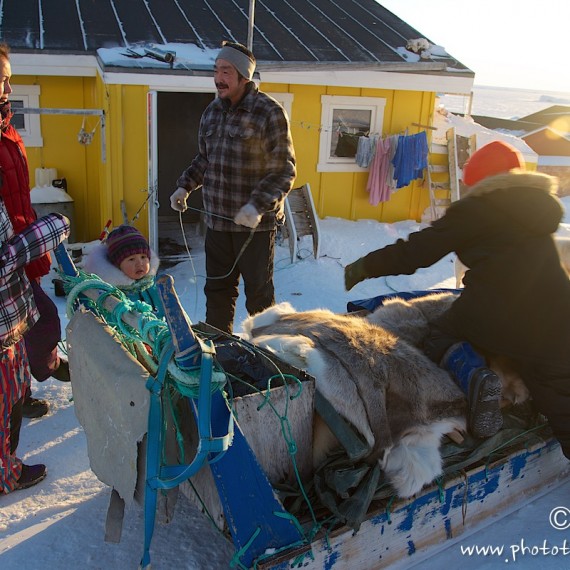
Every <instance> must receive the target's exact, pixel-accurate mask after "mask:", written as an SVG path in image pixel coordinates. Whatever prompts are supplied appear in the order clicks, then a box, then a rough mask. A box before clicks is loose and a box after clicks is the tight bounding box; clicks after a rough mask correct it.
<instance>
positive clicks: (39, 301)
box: [0, 44, 69, 418]
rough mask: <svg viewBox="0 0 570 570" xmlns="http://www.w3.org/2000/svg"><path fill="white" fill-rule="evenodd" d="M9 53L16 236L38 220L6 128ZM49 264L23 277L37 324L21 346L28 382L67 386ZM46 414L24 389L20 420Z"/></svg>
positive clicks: (1, 48) (9, 203) (3, 51)
mask: <svg viewBox="0 0 570 570" xmlns="http://www.w3.org/2000/svg"><path fill="white" fill-rule="evenodd" d="M9 54H10V50H9V47H8V46H7V45H6V44H0V70H1V74H2V75H1V77H0V81H1V85H0V119H1V122H0V173H1V175H2V180H3V184H2V188H1V189H0V195H1V196H2V198H3V199H4V203H5V206H6V210H7V211H8V216H9V217H10V221H11V222H12V225H13V227H14V231H15V232H16V233H19V232H21V231H22V230H23V229H24V228H26V227H27V226H29V225H30V224H31V223H32V222H33V221H35V220H36V213H35V212H34V210H33V208H32V203H31V198H30V180H29V172H28V159H27V155H26V149H25V147H24V143H23V141H22V138H21V137H20V135H19V133H18V131H17V130H16V129H15V128H14V126H13V125H11V124H10V118H11V116H12V112H11V110H10V102H9V96H10V93H11V92H12V87H11V86H10V77H11V74H12V70H11V66H10V57H9ZM50 267H51V258H50V256H49V253H48V254H46V255H43V256H42V257H40V258H38V259H36V260H34V261H32V262H31V263H29V264H28V265H27V266H26V275H27V276H28V279H29V281H30V283H31V285H32V291H33V295H34V300H35V303H36V306H37V308H38V311H39V313H40V318H39V320H38V321H37V323H36V324H35V325H34V326H33V327H32V328H31V329H30V330H29V331H28V332H27V333H26V334H25V336H24V340H25V344H26V350H27V352H28V359H29V362H30V368H31V372H32V376H33V377H34V378H35V379H36V380H37V381H38V382H43V381H44V380H46V379H47V378H49V377H50V376H53V377H55V378H57V379H58V380H61V381H63V382H69V367H68V364H67V361H66V360H64V359H61V358H60V357H59V355H58V353H57V345H58V343H59V341H60V340H61V323H60V320H59V315H58V312H57V307H56V306H55V304H54V303H53V301H52V300H51V299H50V298H49V296H48V295H47V294H46V293H45V291H44V290H43V289H42V288H41V286H40V280H41V278H42V277H43V276H44V275H47V273H49V270H50ZM47 411H48V403H47V402H46V401H45V400H38V399H36V398H32V395H31V390H30V389H28V391H27V393H26V394H25V397H24V405H23V416H24V417H27V418H37V417H40V416H43V415H45V414H46V413H47Z"/></svg>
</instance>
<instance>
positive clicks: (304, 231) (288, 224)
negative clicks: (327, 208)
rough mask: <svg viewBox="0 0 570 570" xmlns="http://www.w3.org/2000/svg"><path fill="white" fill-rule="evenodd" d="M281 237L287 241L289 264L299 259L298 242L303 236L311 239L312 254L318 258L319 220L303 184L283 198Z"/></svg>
mask: <svg viewBox="0 0 570 570" xmlns="http://www.w3.org/2000/svg"><path fill="white" fill-rule="evenodd" d="M284 230H285V231H284V232H283V234H284V235H283V237H286V238H287V239H288V241H289V251H290V252H291V263H294V262H295V260H296V259H297V258H299V252H298V241H299V239H300V238H302V237H303V236H311V237H312V238H313V254H314V256H315V259H318V257H319V218H318V216H317V211H316V210H315V204H314V202H313V196H312V195H311V187H310V186H309V184H308V183H307V184H303V186H301V187H299V188H293V190H291V192H289V194H288V195H287V198H285V227H284Z"/></svg>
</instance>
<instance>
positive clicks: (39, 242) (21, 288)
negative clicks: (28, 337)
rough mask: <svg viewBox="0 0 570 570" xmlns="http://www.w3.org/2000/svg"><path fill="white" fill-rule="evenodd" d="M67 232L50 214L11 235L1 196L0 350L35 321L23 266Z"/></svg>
mask: <svg viewBox="0 0 570 570" xmlns="http://www.w3.org/2000/svg"><path fill="white" fill-rule="evenodd" d="M68 235H69V222H68V221H67V219H66V218H64V217H63V216H61V215H60V214H49V215H48V216H45V217H43V218H40V219H39V220H37V221H36V222H34V223H32V224H30V225H29V226H28V227H27V228H25V229H24V230H23V231H22V232H21V233H19V234H14V230H13V229H12V224H11V222H10V219H9V217H8V212H7V211H6V207H5V205H4V201H3V200H1V199H0V343H1V348H2V350H4V349H6V348H7V347H9V346H12V345H13V344H14V343H15V342H17V341H18V340H20V338H21V337H22V335H23V334H24V333H25V332H26V331H27V330H28V329H29V328H30V327H31V326H32V325H33V324H34V323H35V322H36V321H37V319H38V315H37V310H36V306H35V303H34V299H33V295H32V290H31V287H30V282H29V281H28V278H27V277H26V274H25V271H24V267H25V266H26V264H28V263H29V262H30V261H32V260H33V259H37V258H38V257H40V256H42V255H44V254H45V253H47V252H48V251H51V250H52V249H54V248H55V247H56V246H57V245H58V244H59V243H60V242H61V241H62V240H64V239H65V238H66V237H67V236H68Z"/></svg>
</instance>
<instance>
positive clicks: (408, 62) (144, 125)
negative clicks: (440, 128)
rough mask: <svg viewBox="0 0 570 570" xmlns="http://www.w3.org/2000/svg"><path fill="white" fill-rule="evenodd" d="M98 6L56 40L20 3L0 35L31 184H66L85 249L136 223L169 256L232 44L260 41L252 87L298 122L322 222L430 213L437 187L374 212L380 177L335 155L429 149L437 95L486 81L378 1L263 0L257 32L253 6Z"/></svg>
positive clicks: (302, 169)
mask: <svg viewBox="0 0 570 570" xmlns="http://www.w3.org/2000/svg"><path fill="white" fill-rule="evenodd" d="M45 3H46V2H44V4H45ZM47 3H49V2H47ZM92 4H93V3H86V2H80V3H77V5H76V8H75V9H76V10H77V13H70V14H68V15H66V16H65V19H66V21H65V22H64V25H58V26H57V30H56V29H55V22H52V18H53V15H51V14H47V13H46V11H44V18H43V19H42V20H39V19H38V18H37V15H36V14H35V13H32V12H30V13H29V14H28V13H26V10H27V8H25V7H23V6H19V7H13V6H12V7H7V8H5V9H4V10H5V14H4V18H3V20H2V22H1V24H0V32H1V33H2V38H3V40H4V41H6V42H7V43H8V44H9V45H10V47H11V49H12V58H11V62H12V72H13V79H12V85H13V89H14V93H13V94H12V96H11V98H12V100H13V101H14V102H15V103H16V106H20V107H22V108H23V110H24V112H23V113H22V114H21V117H22V119H21V121H22V124H21V131H22V134H23V135H24V140H25V143H26V148H27V153H28V159H29V163H30V176H31V185H32V186H33V185H34V183H35V182H34V180H35V173H36V169H38V168H55V169H56V170H57V173H58V177H60V178H65V179H66V181H67V192H68V193H69V195H70V196H71V197H72V198H73V201H74V210H75V214H74V225H75V239H76V240H78V241H89V240H93V239H96V238H97V237H98V236H99V235H100V233H101V230H102V228H103V227H104V225H105V224H106V223H107V221H108V220H112V223H113V225H117V224H119V223H122V222H123V221H128V222H131V223H134V224H135V225H136V226H137V227H138V228H139V229H141V230H142V231H143V232H144V233H146V234H147V235H148V236H149V237H150V238H151V243H152V244H153V245H154V246H155V247H156V246H157V244H158V237H159V235H160V231H161V230H160V228H161V222H162V221H164V220H168V219H172V218H173V216H175V213H174V212H173V211H172V210H171V209H170V205H169V199H168V198H169V196H170V194H171V193H172V191H173V190H174V189H175V187H176V179H177V177H178V176H179V175H180V173H181V172H182V170H183V169H184V168H185V167H186V166H187V165H188V164H189V163H190V161H191V160H192V158H193V156H194V154H195V153H196V148H197V129H198V122H199V119H200V115H201V113H202V111H203V109H204V108H205V107H206V105H207V104H208V103H209V102H210V101H211V100H212V98H213V97H215V88H214V83H213V63H214V61H215V54H216V52H217V49H219V46H220V44H221V40H222V39H230V40H233V41H241V42H242V43H244V44H245V43H246V41H251V45H252V50H253V52H254V53H255V54H256V57H257V60H258V65H257V70H256V75H255V80H256V82H257V83H258V85H259V87H260V89H261V90H263V91H265V92H268V93H270V94H271V95H272V96H274V97H275V98H276V99H277V100H278V101H280V102H281V103H282V104H283V106H284V107H285V108H286V110H287V111H288V113H289V117H290V120H291V130H292V135H293V140H294V145H295V151H296V155H297V161H298V164H297V166H298V176H297V183H296V184H297V185H299V186H300V185H302V184H305V183H309V184H310V187H311V191H312V195H313V200H314V202H315V206H316V209H317V213H318V215H319V216H320V217H325V216H334V217H341V218H347V219H352V220H356V219H362V218H368V219H375V220H379V221H384V222H394V221H398V220H403V219H418V220H419V219H420V218H421V215H422V212H423V211H424V210H425V209H426V207H427V206H428V205H429V192H428V188H427V185H426V183H425V181H424V180H422V179H417V180H415V181H414V182H412V183H411V184H410V185H409V186H407V187H404V188H401V189H399V190H398V191H397V192H394V193H393V194H392V195H391V197H390V199H389V201H387V202H383V203H381V204H379V205H377V206H372V205H371V204H370V203H369V196H368V193H367V191H366V184H367V181H368V175H369V171H368V169H367V168H362V167H360V166H358V165H357V164H356V162H355V160H354V157H338V156H336V155H335V152H334V149H335V145H336V142H337V139H338V136H339V132H340V131H346V132H349V133H356V132H359V133H362V132H365V133H366V134H371V135H378V136H387V135H394V134H406V133H407V134H414V133H417V132H419V131H421V130H426V131H427V134H428V139H430V140H431V130H430V128H429V127H430V126H431V125H432V124H433V120H434V112H435V104H436V96H437V94H438V93H442V92H443V93H469V92H470V91H471V87H472V84H473V78H474V74H473V72H472V71H470V70H469V69H467V68H466V67H465V66H464V65H462V64H461V63H460V62H458V61H457V60H456V59H454V58H453V57H452V56H450V55H449V54H447V53H446V52H445V51H443V50H442V48H439V46H437V44H436V43H434V42H431V41H430V40H428V39H426V38H423V36H422V35H421V33H420V32H418V31H417V30H415V29H413V28H411V27H410V26H408V25H407V24H406V23H405V22H403V21H402V20H400V19H399V18H397V17H396V16H395V15H394V14H392V13H391V12H389V11H388V10H386V9H384V8H383V7H382V6H381V4H379V3H377V2H375V1H374V0H360V1H358V2H356V1H355V2H351V8H352V9H351V10H350V11H349V10H348V7H347V8H346V10H344V9H341V8H340V7H339V5H338V3H337V2H333V1H332V0H318V1H317V0H314V1H312V2H310V3H309V4H307V6H306V9H305V10H303V11H300V10H297V11H295V10H293V9H291V6H290V5H289V3H283V2H279V1H278V0H274V1H267V2H264V3H263V4H262V5H258V6H257V8H256V13H255V20H254V21H255V24H254V25H252V15H251V14H249V13H248V2H247V0H241V1H240V2H234V3H232V4H231V6H229V5H228V6H227V10H226V9H223V10H222V9H219V10H217V11H216V12H215V13H214V12H213V8H212V6H213V5H214V4H215V3H214V4H213V3H212V2H210V3H208V4H207V5H206V3H202V2H198V4H200V5H202V4H204V5H203V7H202V8H203V9H201V10H196V9H194V8H196V6H194V7H193V8H192V9H190V7H189V4H190V2H187V3H186V4H187V5H188V6H186V8H185V4H184V3H182V2H176V3H175V2H171V1H170V0H165V1H163V2H160V4H159V3H148V9H145V13H144V14H142V12H141V14H138V15H137V14H132V9H129V6H131V5H130V4H129V3H128V2H125V1H123V0H113V2H112V3H111V4H113V7H114V10H112V11H111V10H109V8H108V7H106V6H103V5H101V6H99V8H100V9H98V10H95V9H94V8H93V6H92ZM193 4H195V2H194V3H193ZM218 4H219V3H218ZM141 6H142V3H141ZM236 6H239V7H241V9H237V8H236ZM131 7H132V6H131ZM174 10H176V14H175V13H174V12H173V11H174ZM10 11H12V12H10ZM7 12H9V13H7ZM149 13H150V15H151V16H152V18H151V17H149ZM60 16H61V15H60ZM325 16H326V17H325ZM22 22H23V23H22ZM418 39H421V40H422V41H418ZM197 199H198V198H195V199H194V201H195V203H194V204H193V203H192V201H191V206H192V205H194V206H195V207H196V210H199V206H200V204H199V202H196V200H197ZM193 212H194V211H189V212H188V214H185V215H188V216H189V219H190V218H191V217H192V216H193V215H194V216H195V215H197V214H196V212H194V213H193Z"/></svg>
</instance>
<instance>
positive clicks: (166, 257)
mask: <svg viewBox="0 0 570 570" xmlns="http://www.w3.org/2000/svg"><path fill="white" fill-rule="evenodd" d="M214 97H215V94H214V93H178V92H159V93H157V95H156V148H157V152H156V155H157V158H158V160H157V167H156V168H157V169H156V174H157V176H156V180H157V190H158V191H157V194H156V196H157V199H158V203H159V206H158V216H157V237H158V255H159V257H160V259H161V266H162V267H164V268H167V267H169V266H171V265H174V264H176V263H177V262H178V261H180V260H181V259H182V258H184V256H185V255H186V249H185V245H184V240H183V238H182V228H181V227H180V217H179V215H178V213H177V212H175V211H174V210H172V208H171V207H170V195H171V194H172V192H174V190H176V180H177V179H178V177H179V176H180V174H181V173H182V172H183V171H184V169H186V168H187V167H188V166H189V165H190V163H191V162H192V159H193V158H194V156H196V153H197V152H198V128H199V125H200V117H201V116H202V112H203V111H204V109H205V108H206V107H207V106H208V104H209V103H210V102H211V101H212V100H213V99H214ZM188 206H189V209H188V210H187V211H186V212H185V213H184V214H183V216H182V220H183V227H184V232H185V235H187V236H192V235H196V234H197V233H199V231H200V212H199V211H200V210H201V209H202V193H201V191H196V192H192V193H191V194H190V196H189V198H188Z"/></svg>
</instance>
